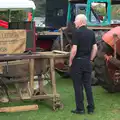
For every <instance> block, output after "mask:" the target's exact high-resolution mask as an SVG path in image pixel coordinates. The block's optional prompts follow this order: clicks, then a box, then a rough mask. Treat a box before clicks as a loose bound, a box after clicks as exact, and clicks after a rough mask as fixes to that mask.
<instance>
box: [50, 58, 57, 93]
mask: <svg viewBox="0 0 120 120" xmlns="http://www.w3.org/2000/svg"><path fill="white" fill-rule="evenodd" d="M50 73H51V82H52V91H53V95H56V94H57V91H56V81H55V69H54V59H53V58H50Z"/></svg>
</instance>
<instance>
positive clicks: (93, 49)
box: [90, 44, 98, 61]
mask: <svg viewBox="0 0 120 120" xmlns="http://www.w3.org/2000/svg"><path fill="white" fill-rule="evenodd" d="M97 51H98V47H97V44H94V45H93V47H92V52H91V59H90V60H91V61H93V60H94V58H95V56H96V54H97Z"/></svg>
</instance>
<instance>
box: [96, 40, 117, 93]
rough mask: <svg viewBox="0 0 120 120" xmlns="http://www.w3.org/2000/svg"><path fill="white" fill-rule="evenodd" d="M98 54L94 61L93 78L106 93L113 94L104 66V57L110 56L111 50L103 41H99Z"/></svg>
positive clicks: (111, 83)
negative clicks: (94, 77)
mask: <svg viewBox="0 0 120 120" xmlns="http://www.w3.org/2000/svg"><path fill="white" fill-rule="evenodd" d="M98 47H99V49H98V53H97V56H96V58H95V60H94V64H95V66H94V69H95V76H96V78H97V79H98V81H99V84H100V85H101V86H102V87H103V88H104V89H105V90H107V91H108V92H110V93H114V92H116V91H115V86H114V84H113V82H112V80H111V79H110V76H109V74H108V68H107V66H106V61H105V58H104V55H105V54H107V55H112V54H113V50H112V48H111V47H110V46H109V45H107V44H106V43H105V42H104V41H101V42H100V43H99V45H98Z"/></svg>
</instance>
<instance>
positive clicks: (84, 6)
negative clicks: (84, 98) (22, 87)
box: [56, 0, 120, 92]
mask: <svg viewBox="0 0 120 120" xmlns="http://www.w3.org/2000/svg"><path fill="white" fill-rule="evenodd" d="M92 4H102V5H103V6H104V9H105V14H104V15H102V16H101V15H99V13H98V12H97V11H95V9H94V6H92ZM119 4H120V0H111V1H110V0H69V2H68V14H67V27H65V28H64V27H63V28H61V29H64V34H65V38H66V39H67V41H68V43H67V44H71V43H70V38H71V32H72V28H74V25H73V20H74V18H75V16H76V15H77V14H80V13H84V14H86V16H87V18H88V21H87V26H88V28H89V29H92V30H94V32H95V35H96V40H97V44H98V48H99V50H98V53H97V56H96V58H95V60H94V63H93V72H92V84H93V85H96V84H100V85H102V86H103V87H104V88H105V89H106V90H107V91H109V92H117V91H120V89H119V88H120V79H119V76H120V74H119V67H118V66H119V62H118V61H119V58H120V57H119V48H118V47H117V48H116V46H118V45H119V37H118V36H119V35H120V33H119V32H118V31H120V30H119V27H117V26H119V25H120V21H119V15H118V16H117V20H115V17H114V15H115V14H116V15H117V14H119V6H118V5H119ZM113 6H114V7H113ZM115 8H116V9H115ZM117 8H118V9H117ZM113 9H114V11H113ZM104 36H105V37H104ZM106 36H107V37H106ZM114 39H117V42H116V43H115V47H113V46H114ZM115 52H116V53H115ZM114 53H115V54H117V55H115V54H114ZM109 55H110V56H111V57H108V56H109ZM114 56H117V57H114ZM106 58H107V59H106ZM113 59H114V60H113ZM56 70H57V72H58V73H59V74H60V75H61V76H64V75H65V74H64V73H67V72H66V71H67V68H66V69H65V66H64V65H63V68H62V67H60V66H59V65H58V66H57V68H56ZM68 73H69V72H68ZM67 75H68V74H67ZM68 76H69V75H68Z"/></svg>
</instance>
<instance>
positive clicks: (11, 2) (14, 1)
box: [0, 0, 36, 10]
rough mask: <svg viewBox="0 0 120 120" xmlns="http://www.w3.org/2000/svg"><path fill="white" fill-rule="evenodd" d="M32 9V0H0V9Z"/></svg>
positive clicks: (33, 7)
mask: <svg viewBox="0 0 120 120" xmlns="http://www.w3.org/2000/svg"><path fill="white" fill-rule="evenodd" d="M29 8H30V9H33V10H35V8H36V7H35V4H34V2H33V1H32V0H0V10H1V9H3V10H5V9H13V10H14V9H29Z"/></svg>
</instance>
